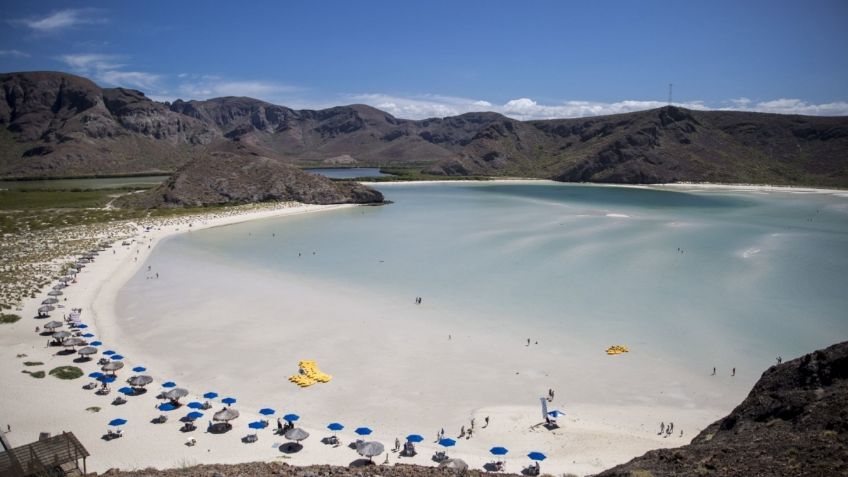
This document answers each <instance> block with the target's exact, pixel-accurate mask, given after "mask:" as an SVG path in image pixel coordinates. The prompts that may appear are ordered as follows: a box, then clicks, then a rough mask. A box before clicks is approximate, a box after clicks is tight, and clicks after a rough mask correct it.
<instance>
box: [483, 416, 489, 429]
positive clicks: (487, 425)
mask: <svg viewBox="0 0 848 477" xmlns="http://www.w3.org/2000/svg"><path fill="white" fill-rule="evenodd" d="M484 421H486V425H485V426H483V427H489V416H486V419H484Z"/></svg>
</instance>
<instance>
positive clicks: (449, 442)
mask: <svg viewBox="0 0 848 477" xmlns="http://www.w3.org/2000/svg"><path fill="white" fill-rule="evenodd" d="M439 445H440V446H442V447H453V446H455V445H456V441H455V440H453V439H439Z"/></svg>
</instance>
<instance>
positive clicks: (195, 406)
mask: <svg viewBox="0 0 848 477" xmlns="http://www.w3.org/2000/svg"><path fill="white" fill-rule="evenodd" d="M186 406H188V407H189V408H190V409H203V403H201V402H197V401H192V402H190V403H188V404H186Z"/></svg>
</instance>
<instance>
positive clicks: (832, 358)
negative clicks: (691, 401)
mask: <svg viewBox="0 0 848 477" xmlns="http://www.w3.org/2000/svg"><path fill="white" fill-rule="evenodd" d="M846 404H848V342H844V343H840V344H837V345H834V346H831V347H829V348H826V349H823V350H819V351H816V352H813V353H811V354H808V355H805V356H802V357H801V358H798V359H795V360H792V361H789V362H786V363H784V364H782V365H778V366H773V367H771V368H769V369H768V370H767V371H766V372H765V373H763V375H762V377H761V378H760V380H759V381H758V382H757V384H756V385H754V388H753V389H752V390H751V393H750V394H749V395H748V397H747V398H746V399H745V400H744V401H743V402H742V404H740V405H739V406H737V407H736V409H734V410H733V412H731V413H730V415H728V416H727V417H725V418H724V419H721V420H719V421H717V422H715V423H713V424H712V425H710V426H709V427H708V428H707V429H705V430H704V431H703V432H701V433H700V434H699V435H698V436H697V437H695V438H694V439H693V440H692V443H691V444H689V445H686V446H683V447H679V448H676V449H659V450H654V451H650V452H648V453H647V454H645V455H643V456H642V457H637V458H636V459H633V460H632V461H630V462H628V463H626V464H623V465H620V466H617V467H614V468H612V469H610V470H607V471H605V472H602V473H601V474H599V477H629V476H632V475H645V476H648V475H653V476H657V477H660V476H672V475H674V476H677V475H681V476H682V475H707V476H716V477H723V476H758V475H762V476H787V477H789V476H792V477H804V476H809V477H824V476H831V475H832V476H837V475H848V406H846Z"/></svg>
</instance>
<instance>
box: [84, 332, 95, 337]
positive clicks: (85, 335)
mask: <svg viewBox="0 0 848 477" xmlns="http://www.w3.org/2000/svg"><path fill="white" fill-rule="evenodd" d="M82 337H83V338H94V333H83V335H82Z"/></svg>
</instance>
